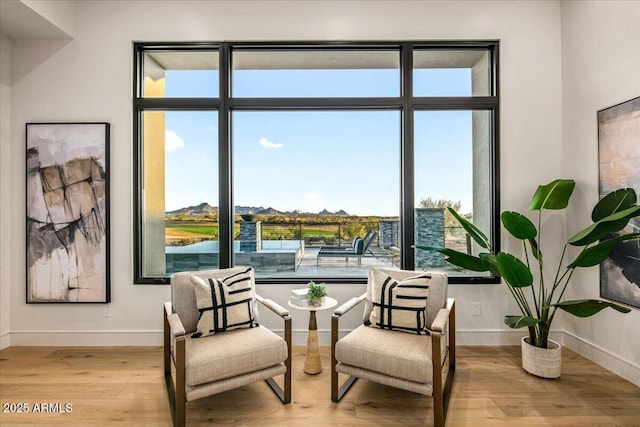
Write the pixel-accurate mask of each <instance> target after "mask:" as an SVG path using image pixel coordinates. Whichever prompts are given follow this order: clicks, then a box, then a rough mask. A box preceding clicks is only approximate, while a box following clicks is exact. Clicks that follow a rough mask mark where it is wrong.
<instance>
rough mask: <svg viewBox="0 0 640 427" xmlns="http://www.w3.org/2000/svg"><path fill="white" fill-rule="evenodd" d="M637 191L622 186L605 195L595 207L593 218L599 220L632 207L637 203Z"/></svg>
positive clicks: (592, 213)
mask: <svg viewBox="0 0 640 427" xmlns="http://www.w3.org/2000/svg"><path fill="white" fill-rule="evenodd" d="M637 200H638V199H637V196H636V192H635V191H634V190H633V188H621V189H619V190H615V191H612V192H611V193H609V194H607V195H606V196H604V197H603V198H602V199H600V201H599V202H598V203H596V205H595V206H594V207H593V211H592V212H591V220H592V221H593V222H598V221H600V220H601V219H603V218H605V217H608V216H609V215H611V214H614V213H616V212H619V211H621V210H625V209H627V208H630V207H632V206H634V205H635V204H636V201H637Z"/></svg>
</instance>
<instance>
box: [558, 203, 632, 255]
mask: <svg viewBox="0 0 640 427" xmlns="http://www.w3.org/2000/svg"><path fill="white" fill-rule="evenodd" d="M638 215H640V206H632V207H630V208H627V209H623V210H621V211H618V212H616V213H613V214H611V215H608V216H606V217H604V218H602V219H600V221H598V222H596V223H594V224H591V225H590V226H588V227H587V228H585V229H584V230H582V231H580V232H579V233H577V234H576V235H575V236H573V237H571V238H570V239H569V240H568V242H569V244H571V245H574V246H584V245H588V244H590V243H593V242H596V241H598V240H600V239H601V238H602V237H604V236H606V235H607V234H609V233H615V232H617V231H620V230H622V229H623V228H625V227H626V226H627V223H628V222H629V219H631V218H633V217H636V216H638Z"/></svg>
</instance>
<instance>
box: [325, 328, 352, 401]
mask: <svg viewBox="0 0 640 427" xmlns="http://www.w3.org/2000/svg"><path fill="white" fill-rule="evenodd" d="M339 323H340V317H339V316H333V317H332V318H331V400H332V401H333V402H339V401H340V399H342V397H343V396H344V395H345V394H346V393H347V391H349V389H350V388H351V386H352V385H353V383H355V382H356V380H357V379H358V378H357V377H354V376H350V377H349V378H348V379H347V380H346V381H345V382H344V384H343V385H342V387H340V384H339V383H338V371H336V366H337V365H338V360H337V359H336V343H337V342H338V332H339V326H340V324H339Z"/></svg>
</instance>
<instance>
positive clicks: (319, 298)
mask: <svg viewBox="0 0 640 427" xmlns="http://www.w3.org/2000/svg"><path fill="white" fill-rule="evenodd" d="M307 287H308V288H309V291H308V292H307V295H308V296H309V299H310V300H311V304H313V305H314V306H315V307H319V306H321V305H322V303H323V302H324V297H326V296H327V295H328V293H327V287H326V286H325V285H324V283H315V282H313V281H312V282H309V284H308V285H307Z"/></svg>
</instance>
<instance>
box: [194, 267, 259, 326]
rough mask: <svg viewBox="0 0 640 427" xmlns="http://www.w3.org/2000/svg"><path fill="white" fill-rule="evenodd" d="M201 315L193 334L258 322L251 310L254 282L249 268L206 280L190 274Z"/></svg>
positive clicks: (252, 324) (253, 324) (254, 324)
mask: <svg viewBox="0 0 640 427" xmlns="http://www.w3.org/2000/svg"><path fill="white" fill-rule="evenodd" d="M189 280H190V281H191V283H192V284H193V286H194V289H195V292H196V304H197V306H198V311H199V312H200V317H199V319H198V326H197V329H198V331H197V332H196V333H194V334H193V335H191V337H192V338H199V337H205V336H208V335H213V334H216V333H218V332H224V331H230V330H232V329H239V328H253V327H254V326H257V323H256V322H255V314H254V312H253V297H254V289H253V287H254V282H253V279H252V277H251V268H248V269H247V270H245V271H241V272H237V273H235V274H232V275H230V276H228V277H224V278H211V277H210V278H207V279H206V280H204V279H202V278H200V277H198V276H194V275H190V276H189Z"/></svg>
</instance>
